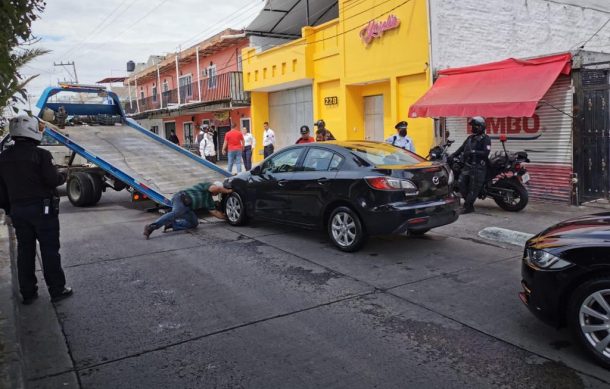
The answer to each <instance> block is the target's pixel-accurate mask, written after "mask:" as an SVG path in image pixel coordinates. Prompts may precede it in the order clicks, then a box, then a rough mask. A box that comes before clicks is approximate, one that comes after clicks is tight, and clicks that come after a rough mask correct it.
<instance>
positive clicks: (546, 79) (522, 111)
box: [409, 53, 572, 118]
mask: <svg viewBox="0 0 610 389" xmlns="http://www.w3.org/2000/svg"><path fill="white" fill-rule="evenodd" d="M571 59H572V56H571V54H569V53H566V54H559V55H552V56H549V57H542V58H535V59H529V60H519V59H514V58H510V59H506V60H504V61H500V62H493V63H488V64H483V65H476V66H469V67H464V68H454V69H445V70H442V71H440V72H439V78H438V80H436V82H435V83H434V85H433V86H432V88H430V89H429V90H428V92H426V94H425V95H423V96H422V97H421V98H420V99H419V100H418V101H417V102H416V103H415V104H413V105H412V106H411V108H410V109H409V117H411V118H418V117H450V116H459V117H472V116H489V117H508V116H511V117H523V116H526V117H531V116H532V115H534V111H535V110H536V106H537V105H538V102H539V101H540V100H541V99H542V97H543V96H544V95H545V94H546V92H547V91H548V90H549V88H550V87H551V85H553V83H554V82H555V80H557V77H559V75H560V74H570V71H571Z"/></svg>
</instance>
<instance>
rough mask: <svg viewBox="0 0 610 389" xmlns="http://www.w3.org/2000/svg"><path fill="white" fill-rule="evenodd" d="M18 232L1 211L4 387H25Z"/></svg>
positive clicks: (0, 364)
mask: <svg viewBox="0 0 610 389" xmlns="http://www.w3.org/2000/svg"><path fill="white" fill-rule="evenodd" d="M15 252H16V239H15V232H14V230H13V228H12V226H11V225H10V219H6V217H5V215H4V213H2V212H0V387H2V388H16V389H22V388H25V376H24V370H25V369H24V366H23V358H22V351H21V344H20V342H19V339H20V338H19V323H18V321H19V315H18V312H17V310H18V300H17V297H16V296H18V289H17V282H16V280H17V278H16V277H17V268H16V266H15V263H14V261H15V255H14V254H15Z"/></svg>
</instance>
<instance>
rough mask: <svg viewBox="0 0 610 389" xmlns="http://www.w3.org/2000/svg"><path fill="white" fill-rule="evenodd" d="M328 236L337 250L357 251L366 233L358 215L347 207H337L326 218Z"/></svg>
mask: <svg viewBox="0 0 610 389" xmlns="http://www.w3.org/2000/svg"><path fill="white" fill-rule="evenodd" d="M328 236H329V237H330V240H331V241H332V242H333V244H334V245H335V246H337V248H339V250H342V251H346V252H353V251H358V250H359V249H360V248H361V247H362V245H363V244H364V242H365V240H366V233H365V231H364V228H363V227H362V223H361V222H360V218H359V217H358V215H357V214H356V213H355V212H354V211H353V210H351V209H350V208H348V207H338V208H336V209H335V210H334V211H333V212H332V213H331V215H330V218H329V219H328Z"/></svg>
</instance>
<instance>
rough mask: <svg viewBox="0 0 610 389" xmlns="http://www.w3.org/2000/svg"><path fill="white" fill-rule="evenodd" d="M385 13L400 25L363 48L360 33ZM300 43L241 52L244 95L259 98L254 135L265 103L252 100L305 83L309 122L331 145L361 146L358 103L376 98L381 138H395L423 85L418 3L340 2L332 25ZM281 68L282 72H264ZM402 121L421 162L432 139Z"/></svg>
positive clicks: (426, 128)
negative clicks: (380, 105)
mask: <svg viewBox="0 0 610 389" xmlns="http://www.w3.org/2000/svg"><path fill="white" fill-rule="evenodd" d="M390 14H393V15H395V16H397V17H398V18H399V19H400V26H399V27H398V28H397V29H393V30H390V31H386V32H384V34H383V36H382V37H381V38H378V39H374V40H373V41H372V42H371V43H370V44H369V45H366V44H364V43H363V41H362V39H361V38H360V31H361V30H362V29H363V28H364V27H365V26H366V25H367V24H368V23H369V21H372V20H374V21H385V20H386V19H387V18H388V15H390ZM302 36H303V38H301V39H298V40H295V41H292V42H290V43H287V44H285V45H282V46H278V47H275V48H273V49H271V50H268V51H265V52H262V53H258V54H257V53H256V52H255V51H254V49H244V52H243V53H242V56H243V58H244V63H243V70H244V82H245V88H246V89H247V90H250V91H255V92H256V91H259V92H258V93H253V98H252V112H253V113H252V116H253V120H254V126H255V130H259V128H257V127H259V123H258V121H260V128H262V122H263V121H265V120H266V119H263V118H262V116H264V114H266V115H268V113H269V112H268V107H267V110H266V111H265V110H264V109H262V108H260V107H257V105H258V104H268V102H267V100H266V97H265V99H263V98H260V97H256V98H255V95H256V94H259V93H265V92H264V91H269V90H278V89H282V88H283V89H287V88H291V87H293V85H295V83H297V82H301V85H302V84H303V83H304V82H305V83H306V82H308V81H309V80H311V84H312V86H313V111H314V120H317V119H324V120H325V121H326V123H327V127H328V128H329V129H331V130H332V132H333V134H334V135H335V136H336V137H337V139H364V135H365V134H364V96H371V95H377V94H382V95H383V96H384V129H385V134H384V135H385V137H388V136H390V135H392V134H394V133H395V130H394V125H395V124H396V123H397V122H398V121H401V120H407V113H408V109H409V106H410V105H411V104H413V103H414V102H415V101H416V100H417V99H418V98H419V97H420V96H422V95H423V94H424V93H425V92H426V91H427V90H428V88H429V87H430V85H431V79H430V71H429V66H428V63H429V51H428V50H429V47H428V44H429V38H428V15H427V7H426V0H411V1H409V2H405V1H404V0H393V1H392V0H390V1H388V0H340V1H339V17H338V18H337V19H335V20H333V21H330V22H328V23H325V24H323V25H320V26H317V27H305V28H303V29H302ZM285 63H287V64H288V65H286V66H287V67H286V66H284V65H283V64H285ZM281 68H286V69H287V70H286V71H285V72H283V73H278V71H277V70H276V71H275V72H272V71H271V70H270V69H281ZM331 96H336V97H337V98H338V104H337V105H330V106H329V105H325V104H324V98H325V97H331ZM256 112H259V114H260V115H261V118H260V119H257V118H256V115H257V114H256ZM408 122H409V135H410V136H411V137H412V138H413V140H414V142H415V146H416V148H417V151H418V153H420V154H423V155H426V154H427V151H428V149H429V148H430V147H431V146H432V144H433V140H434V134H433V123H432V120H430V119H409V120H408ZM378 140H382V139H378ZM257 141H258V136H257ZM257 148H258V147H257Z"/></svg>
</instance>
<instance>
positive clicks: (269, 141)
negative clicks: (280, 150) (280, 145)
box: [263, 122, 275, 158]
mask: <svg viewBox="0 0 610 389" xmlns="http://www.w3.org/2000/svg"><path fill="white" fill-rule="evenodd" d="M263 125H264V127H265V132H264V133H263V155H264V156H265V158H267V157H268V156H270V155H271V154H273V151H274V149H275V147H274V145H275V132H273V130H272V129H271V128H269V122H265V123H264V124H263Z"/></svg>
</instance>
